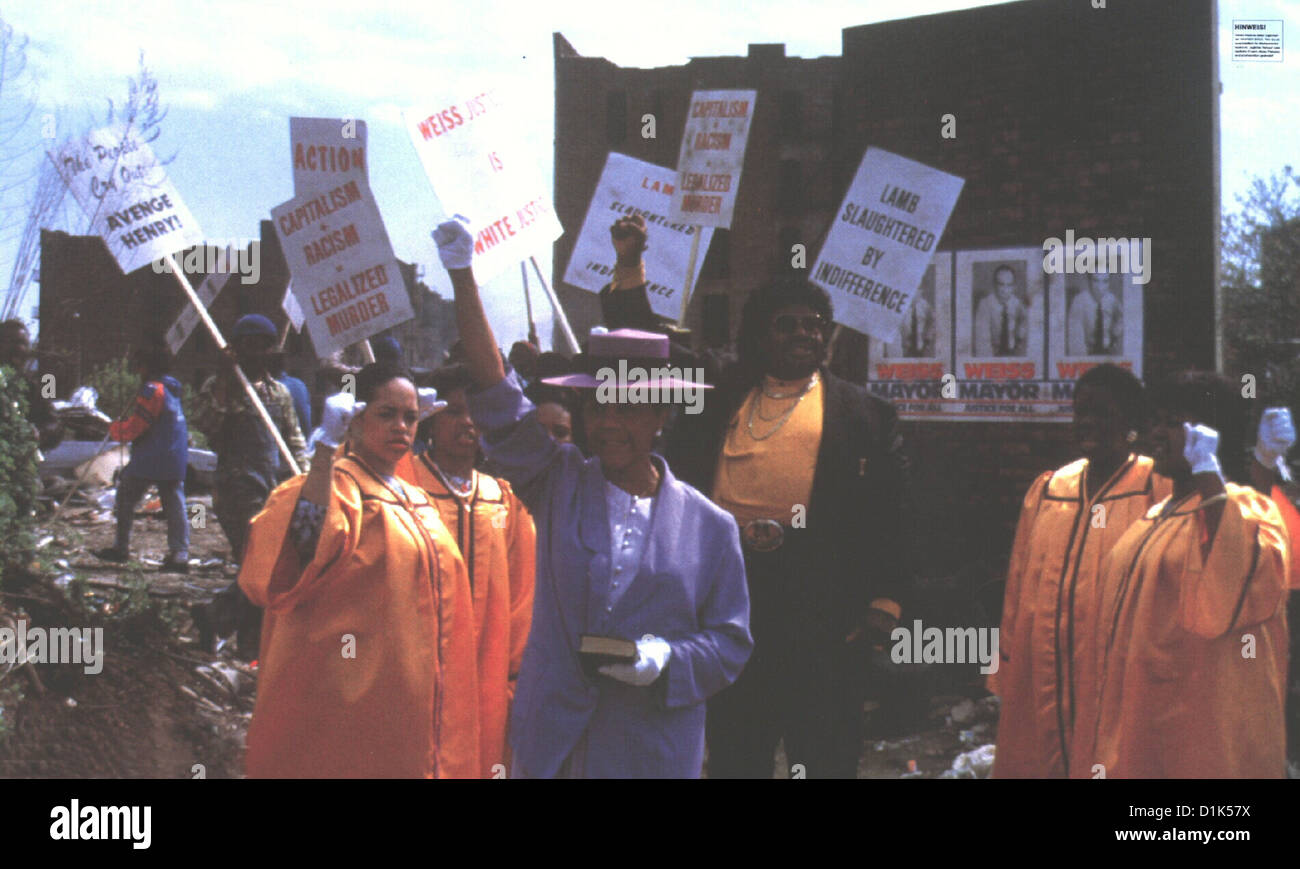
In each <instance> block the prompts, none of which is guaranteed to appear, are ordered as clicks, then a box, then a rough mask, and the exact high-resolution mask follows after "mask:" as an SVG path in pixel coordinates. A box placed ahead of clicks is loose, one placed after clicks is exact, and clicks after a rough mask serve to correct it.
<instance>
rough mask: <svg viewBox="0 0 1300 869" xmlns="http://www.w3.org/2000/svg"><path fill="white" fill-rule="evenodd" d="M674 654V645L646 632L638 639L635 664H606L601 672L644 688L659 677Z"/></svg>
mask: <svg viewBox="0 0 1300 869" xmlns="http://www.w3.org/2000/svg"><path fill="white" fill-rule="evenodd" d="M672 654H673V650H672V647H671V646H669V645H668V643H667V642H666V641H664V640H661V639H659V638H658V637H656V636H652V635H650V634H646V635H645V636H644V637H642V638H641V639H640V640H639V641H637V644H636V663H635V664H605V665H604V666H602V667H601V668H600V672H601V673H604V674H605V675H606V676H608V677H609V678H611V679H617V680H618V681H620V682H626V683H627V684H629V685H636V686H637V687H641V688H644V687H645V686H646V685H649V684H650V683H651V682H653V681H654V680H655V679H658V678H659V674H660V673H662V672H663V671H664V667H667V666H668V659H669V658H670V657H671V656H672Z"/></svg>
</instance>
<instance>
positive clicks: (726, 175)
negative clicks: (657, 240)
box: [668, 91, 758, 241]
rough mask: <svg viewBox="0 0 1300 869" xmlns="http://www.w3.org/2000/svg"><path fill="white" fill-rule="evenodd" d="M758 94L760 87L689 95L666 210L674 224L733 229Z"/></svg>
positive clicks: (699, 92) (698, 92) (697, 92)
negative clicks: (675, 168) (672, 189)
mask: <svg viewBox="0 0 1300 869" xmlns="http://www.w3.org/2000/svg"><path fill="white" fill-rule="evenodd" d="M757 98H758V91H696V92H695V93H693V94H691V105H690V108H689V109H688V110H687V112H686V129H685V130H684V131H683V132H682V147H681V151H680V152H679V154H678V156H677V189H676V190H675V191H674V193H673V198H672V204H671V207H670V208H669V211H668V217H669V219H671V220H672V221H673V222H675V223H687V224H692V225H694V226H712V227H722V228H724V229H727V228H730V227H731V218H732V212H733V211H734V210H735V207H736V194H737V193H738V192H740V171H741V169H742V168H743V167H744V165H745V145H746V143H747V142H748V141H749V126H750V122H751V121H752V120H753V118H754V103H755V101H756V100H757ZM702 240H703V239H701V241H702Z"/></svg>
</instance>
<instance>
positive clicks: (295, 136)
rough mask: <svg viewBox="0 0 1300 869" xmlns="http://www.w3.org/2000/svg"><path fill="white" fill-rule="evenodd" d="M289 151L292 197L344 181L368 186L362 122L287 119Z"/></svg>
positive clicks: (364, 124)
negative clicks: (291, 156) (290, 156)
mask: <svg viewBox="0 0 1300 869" xmlns="http://www.w3.org/2000/svg"><path fill="white" fill-rule="evenodd" d="M289 149H290V152H291V154H292V155H293V195H294V196H303V195H305V194H307V193H315V192H316V191H319V190H322V189H325V188H329V187H337V186H338V185H340V184H343V183H345V182H347V181H360V182H361V183H362V184H369V183H370V177H369V175H368V174H367V172H366V165H367V153H366V122H365V121H358V120H356V119H343V120H335V119H334V118H290V119H289Z"/></svg>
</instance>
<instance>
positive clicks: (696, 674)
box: [470, 375, 754, 778]
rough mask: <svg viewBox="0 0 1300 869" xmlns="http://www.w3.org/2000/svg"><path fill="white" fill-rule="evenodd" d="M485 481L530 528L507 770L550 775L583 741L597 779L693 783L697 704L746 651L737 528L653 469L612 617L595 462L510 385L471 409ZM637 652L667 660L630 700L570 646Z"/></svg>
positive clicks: (699, 750) (699, 729) (699, 741)
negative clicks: (636, 555) (529, 516)
mask: <svg viewBox="0 0 1300 869" xmlns="http://www.w3.org/2000/svg"><path fill="white" fill-rule="evenodd" d="M470 411H471V413H472V415H473V418H474V422H475V424H476V425H477V426H478V427H479V429H480V430H481V431H482V432H483V433H484V435H483V441H484V448H485V450H486V451H487V454H488V457H489V459H491V461H492V462H493V465H494V467H495V468H497V469H499V470H500V471H501V472H502V473H503V474H504V476H506V477H507V478H508V479H509V480H510V481H511V483H512V484H514V486H515V490H516V492H518V493H519V495H520V496H521V497H522V498H523V499H524V502H525V503H526V504H527V505H528V507H529V509H530V510H531V511H532V513H533V519H534V520H535V522H536V523H537V582H536V595H535V599H534V604H533V623H532V631H531V633H530V634H529V637H528V645H527V648H526V649H525V650H524V660H523V664H522V666H521V668H520V672H519V682H518V685H517V687H516V689H515V698H514V706H513V709H512V711H511V717H510V744H511V747H512V748H513V750H514V759H515V765H516V769H517V770H518V771H520V772H522V773H523V774H525V775H528V776H539V777H551V776H554V775H556V774H557V773H558V772H559V770H560V767H561V765H562V764H563V763H564V761H565V759H566V758H568V757H569V754H570V752H572V751H573V749H574V748H575V747H576V746H577V745H578V743H579V741H580V740H582V737H583V735H584V733H585V735H586V741H585V756H584V767H583V772H584V774H585V775H586V776H589V777H593V778H608V777H675V778H695V777H698V776H699V774H700V768H701V765H702V763H703V760H704V714H705V704H704V701H705V700H707V699H708V698H709V697H710V696H712V695H713V694H715V693H717V692H718V691H720V690H721V689H723V688H725V687H726V686H728V685H730V684H731V683H732V682H734V681H735V679H736V676H737V675H739V673H740V670H741V668H742V667H743V666H744V665H745V661H746V660H748V659H749V654H750V652H751V651H752V649H753V645H754V643H753V639H752V637H751V636H750V633H749V593H748V590H747V588H746V585H745V566H744V558H743V557H742V555H741V551H740V535H739V533H738V532H737V529H736V523H735V521H734V520H733V519H732V518H731V516H729V515H728V514H727V513H725V512H723V510H721V509H720V508H719V507H717V506H715V505H714V504H713V503H712V502H710V501H709V500H708V499H707V498H705V497H704V496H703V495H701V494H700V493H699V492H698V491H696V490H695V489H694V488H692V487H691V486H689V485H687V484H685V483H682V482H680V481H678V480H677V479H676V478H675V477H674V476H673V475H672V473H671V472H670V471H669V470H668V466H667V463H666V462H664V461H663V460H662V459H660V458H659V457H657V456H656V457H655V459H656V463H657V464H658V465H659V468H660V470H661V472H662V474H663V481H662V483H661V485H660V488H659V493H658V495H657V496H656V497H655V502H654V507H653V513H652V516H651V526H650V534H649V538H648V539H647V541H646V548H645V554H644V556H643V558H642V560H641V564H640V568H639V570H638V571H637V573H636V576H635V577H634V578H633V579H632V581H631V583H630V584H629V585H628V586H627V589H626V591H625V593H624V594H623V595H622V596H621V597H619V598H618V599H617V601H616V602H615V603H614V604H613V605H612V606H610V605H609V604H608V598H609V586H610V540H609V521H608V517H607V508H606V498H605V478H604V475H603V474H602V473H601V469H600V460H599V459H596V458H592V459H586V458H584V457H583V455H582V453H581V451H580V450H579V449H578V448H577V447H575V446H573V445H572V444H563V445H561V444H557V443H555V441H553V440H551V438H550V437H549V436H548V435H547V433H546V430H545V429H543V428H542V427H541V425H540V424H539V423H538V422H537V414H536V413H535V412H534V409H533V405H532V404H531V403H530V402H529V401H528V399H526V398H524V396H523V393H522V392H521V391H520V389H519V385H518V383H517V382H516V380H515V378H514V376H513V375H509V376H507V377H506V379H505V380H503V381H502V382H501V383H498V384H497V385H495V386H493V387H491V388H489V389H486V390H484V391H482V392H479V393H477V394H474V395H472V396H471V397H470ZM583 633H589V634H601V635H605V636H613V637H621V638H623V639H628V640H639V639H640V638H641V637H642V636H643V635H645V634H654V635H655V636H658V637H661V638H663V639H664V640H666V641H667V642H668V644H669V645H670V646H671V647H672V655H671V657H670V658H669V661H668V667H667V669H666V670H665V671H664V673H663V674H662V675H661V676H660V677H659V678H658V679H657V680H656V681H655V682H654V683H653V684H652V685H650V686H649V687H646V688H638V687H634V686H632V685H627V684H624V683H622V682H617V681H615V680H613V679H609V678H607V677H604V676H599V677H596V679H595V681H593V680H592V679H591V678H589V677H588V676H587V675H586V674H585V673H584V671H583V669H582V666H581V664H580V663H579V660H578V655H577V652H576V649H577V647H578V635H579V634H583Z"/></svg>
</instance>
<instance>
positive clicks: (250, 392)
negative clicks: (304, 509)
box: [167, 254, 302, 476]
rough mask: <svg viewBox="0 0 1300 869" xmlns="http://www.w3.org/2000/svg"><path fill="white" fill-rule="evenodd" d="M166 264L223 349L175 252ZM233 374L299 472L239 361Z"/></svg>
mask: <svg viewBox="0 0 1300 869" xmlns="http://www.w3.org/2000/svg"><path fill="white" fill-rule="evenodd" d="M167 264H168V265H169V266H171V273H172V276H173V277H175V278H176V283H178V284H180V285H181V289H182V290H184V291H185V295H187V296H189V299H190V304H192V305H193V306H194V307H195V309H197V310H198V312H199V318H200V319H201V320H203V325H204V326H207V327H208V333H209V334H210V335H212V340H213V341H215V342H216V344H217V349H218V350H225V349H226V346H227V345H226V339H225V338H224V337H222V335H221V330H220V329H218V328H217V324H216V323H214V322H213V321H212V316H211V315H210V314H209V313H208V309H207V308H205V307H203V303H202V302H201V301H199V296H198V294H197V293H195V292H194V288H193V287H191V286H190V282H189V281H187V280H185V273H184V272H183V271H182V270H181V267H180V263H178V262H176V255H175V254H167ZM235 375H236V376H238V377H239V382H240V384H241V385H242V386H243V387H244V394H245V395H247V396H248V400H249V401H251V402H252V403H253V407H254V408H255V409H256V410H257V415H258V416H260V417H261V418H262V424H263V425H265V426H266V428H267V430H268V431H270V432H271V437H272V438H274V439H275V445H276V446H277V447H279V448H280V455H281V456H282V457H284V460H285V463H286V464H287V465H288V466H289V470H290V471H292V472H293V474H294V476H297V475H298V474H301V473H302V469H300V468H299V467H298V463H297V462H296V461H294V458H293V453H292V452H290V451H289V445H288V444H286V443H285V442H284V438H283V437H281V436H280V430H279V429H278V428H276V427H275V422H274V421H272V419H271V415H270V414H269V413H267V412H266V406H265V405H263V404H262V399H260V398H258V397H257V392H256V390H254V389H253V384H251V383H249V382H248V377H247V376H246V375H245V374H244V369H242V368H240V367H239V363H235ZM267 376H268V377H269V376H270V374H269V373H268V375H267Z"/></svg>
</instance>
